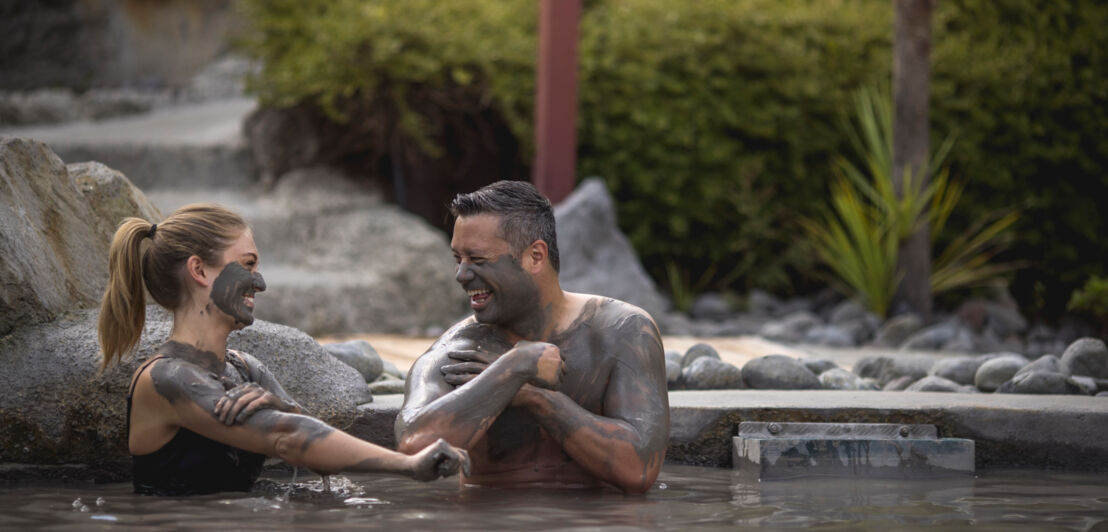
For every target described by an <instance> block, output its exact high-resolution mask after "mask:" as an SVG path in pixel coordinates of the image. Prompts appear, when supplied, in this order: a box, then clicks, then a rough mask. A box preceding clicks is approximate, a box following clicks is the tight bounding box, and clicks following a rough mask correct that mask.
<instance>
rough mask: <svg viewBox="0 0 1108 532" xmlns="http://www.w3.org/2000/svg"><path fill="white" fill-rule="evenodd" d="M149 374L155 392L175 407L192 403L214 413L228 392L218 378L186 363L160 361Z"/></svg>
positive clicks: (156, 362)
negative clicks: (179, 404) (183, 403)
mask: <svg viewBox="0 0 1108 532" xmlns="http://www.w3.org/2000/svg"><path fill="white" fill-rule="evenodd" d="M149 374H150V381H151V383H152V384H153V385H154V391H155V392H157V393H158V395H160V396H162V397H163V398H165V399H166V400H167V401H169V402H170V403H171V404H174V405H176V404H178V403H179V402H182V401H185V402H191V403H195V404H196V405H198V406H200V407H201V408H203V409H204V410H205V411H208V412H214V411H215V405H216V403H217V402H218V401H219V398H220V397H222V396H223V392H224V391H225V388H224V385H223V383H222V382H221V380H220V378H219V377H218V376H217V375H215V374H214V373H212V372H210V371H207V370H205V369H204V368H201V367H199V366H197V365H195V364H193V363H191V362H187V361H184V360H179V359H175V358H169V357H167V358H162V359H159V360H157V361H155V362H154V363H153V365H152V366H151V367H150V369H149Z"/></svg>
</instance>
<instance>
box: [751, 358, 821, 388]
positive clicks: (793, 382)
mask: <svg viewBox="0 0 1108 532" xmlns="http://www.w3.org/2000/svg"><path fill="white" fill-rule="evenodd" d="M742 374H743V380H744V381H745V382H746V386H747V387H748V388H753V389H756V390H818V389H820V388H822V387H823V386H822V385H821V384H820V381H819V377H817V376H816V374H815V373H812V372H811V371H810V370H809V369H808V368H807V367H805V366H804V364H803V363H802V362H800V361H799V360H797V359H795V358H791V357H787V356H785V355H766V356H763V357H758V358H755V359H753V360H751V361H749V362H747V363H746V365H744V366H743V371H742Z"/></svg>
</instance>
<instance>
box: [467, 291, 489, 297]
mask: <svg viewBox="0 0 1108 532" xmlns="http://www.w3.org/2000/svg"><path fill="white" fill-rule="evenodd" d="M488 293H489V291H488V290H485V289H481V290H466V295H467V296H469V297H473V296H481V295H485V294H488Z"/></svg>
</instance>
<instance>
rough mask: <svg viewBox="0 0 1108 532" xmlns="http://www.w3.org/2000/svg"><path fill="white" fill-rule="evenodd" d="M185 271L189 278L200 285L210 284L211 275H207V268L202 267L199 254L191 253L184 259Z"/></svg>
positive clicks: (202, 262) (202, 263)
mask: <svg viewBox="0 0 1108 532" xmlns="http://www.w3.org/2000/svg"><path fill="white" fill-rule="evenodd" d="M185 271H187V272H188V276H189V278H190V279H192V280H193V281H195V282H196V283H199V284H200V285H201V286H208V285H210V284H212V280H211V277H210V276H209V275H208V272H207V270H205V269H204V261H203V260H202V259H201V258H200V257H199V256H196V255H193V256H191V257H189V258H188V260H186V261H185Z"/></svg>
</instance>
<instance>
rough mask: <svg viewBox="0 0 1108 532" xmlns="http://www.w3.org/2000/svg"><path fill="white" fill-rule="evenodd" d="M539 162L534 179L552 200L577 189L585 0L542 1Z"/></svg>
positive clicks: (537, 108)
mask: <svg viewBox="0 0 1108 532" xmlns="http://www.w3.org/2000/svg"><path fill="white" fill-rule="evenodd" d="M539 1H540V2H541V6H540V10H539V61H538V63H539V73H538V78H539V79H538V88H537V90H536V95H535V166H534V170H533V173H532V176H531V181H532V182H533V183H534V184H535V187H536V188H538V189H539V192H542V193H543V194H544V195H546V197H548V198H550V201H551V202H552V203H558V202H560V201H562V200H563V199H565V197H566V196H568V195H569V193H570V192H572V191H573V184H574V181H575V179H574V177H575V175H574V174H575V173H576V166H577V23H578V21H579V20H580V18H581V0H539Z"/></svg>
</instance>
